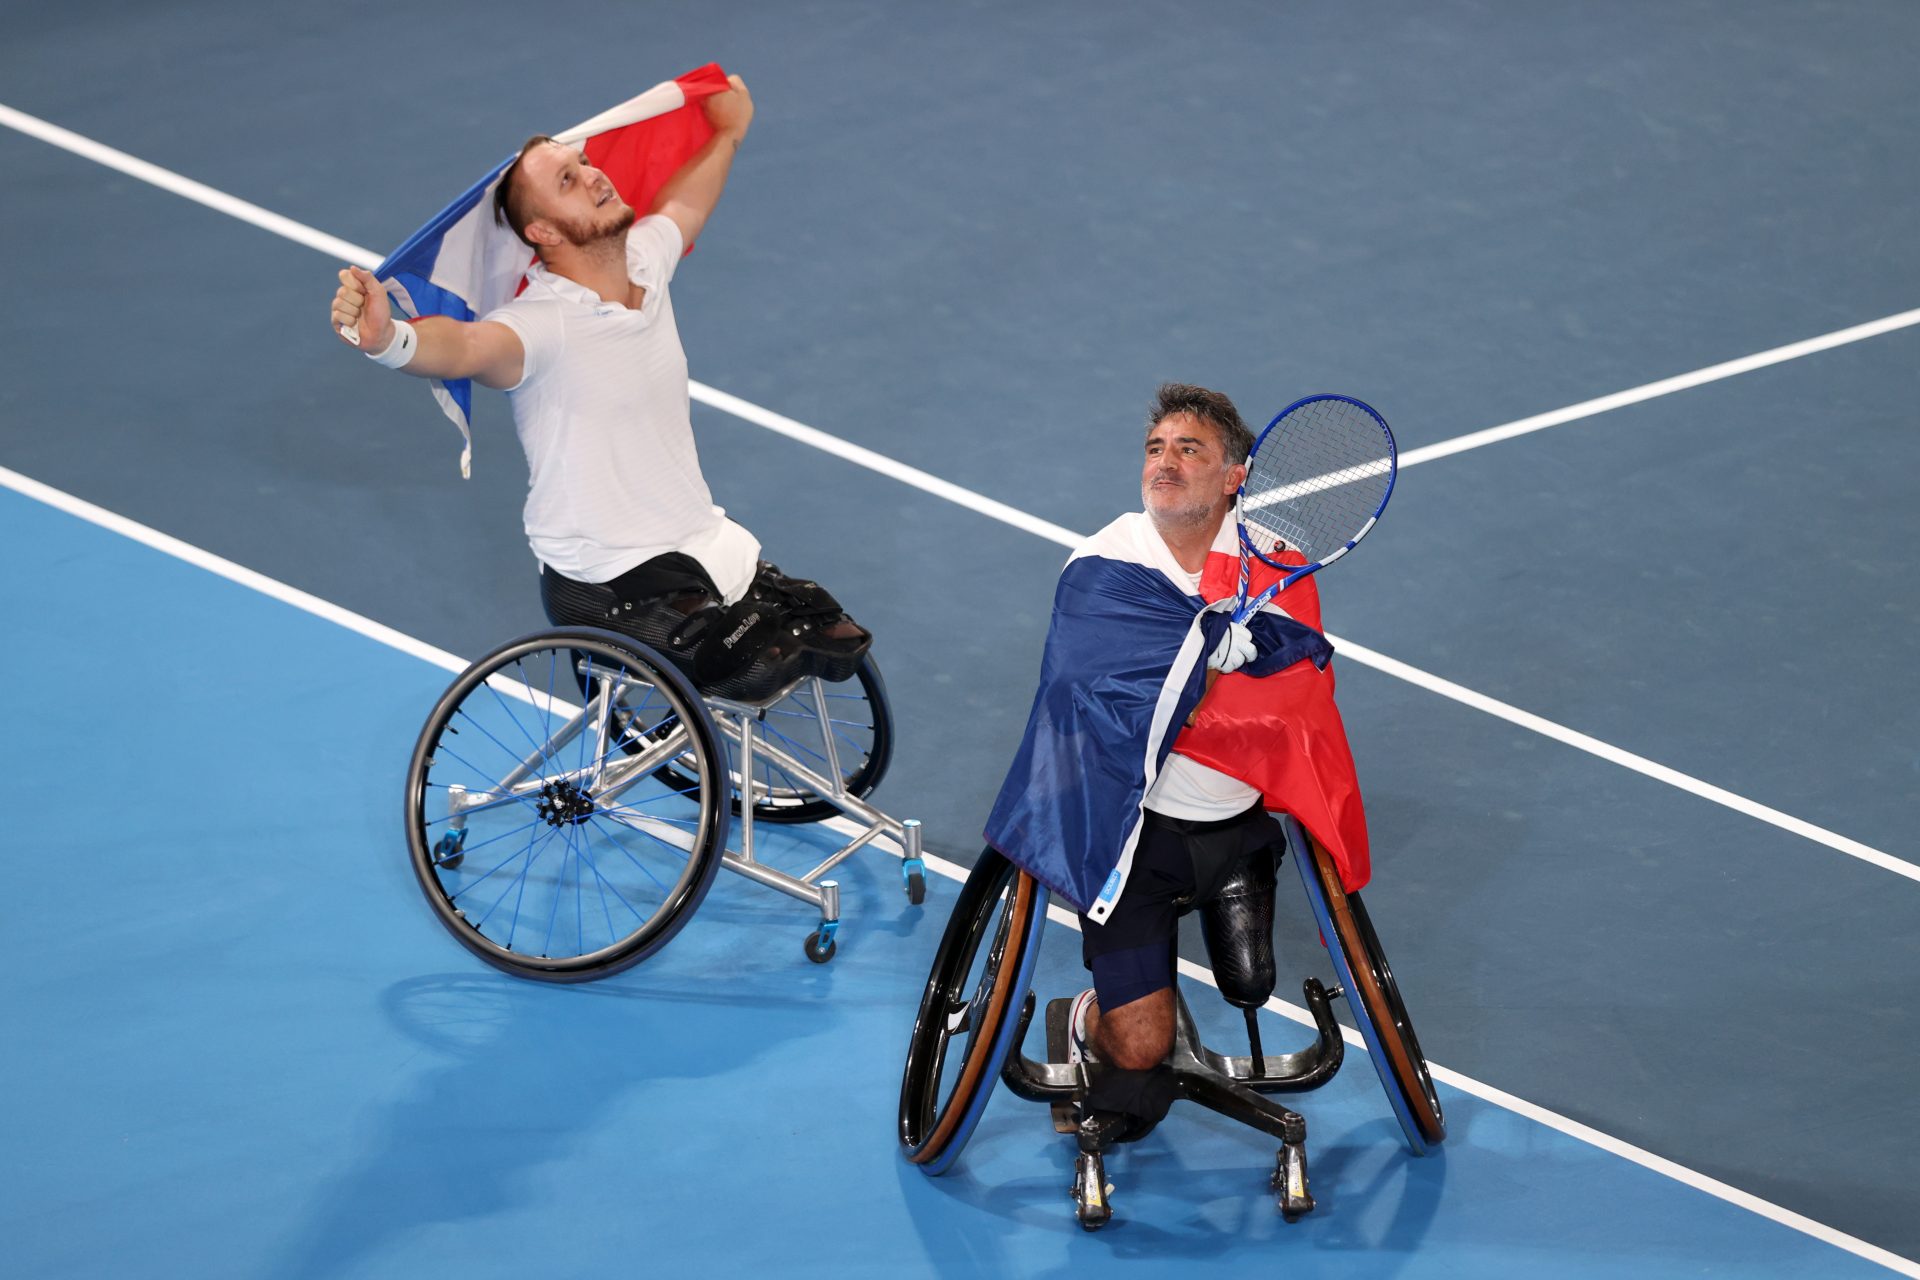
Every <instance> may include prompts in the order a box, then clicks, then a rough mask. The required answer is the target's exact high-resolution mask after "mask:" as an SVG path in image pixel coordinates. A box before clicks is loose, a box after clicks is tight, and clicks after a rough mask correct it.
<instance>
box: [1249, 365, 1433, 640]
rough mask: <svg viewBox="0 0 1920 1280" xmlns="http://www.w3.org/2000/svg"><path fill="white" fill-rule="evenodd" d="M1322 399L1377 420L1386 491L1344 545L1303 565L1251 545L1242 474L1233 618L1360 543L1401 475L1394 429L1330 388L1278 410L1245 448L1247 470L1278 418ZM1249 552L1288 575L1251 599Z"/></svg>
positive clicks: (1254, 608)
mask: <svg viewBox="0 0 1920 1280" xmlns="http://www.w3.org/2000/svg"><path fill="white" fill-rule="evenodd" d="M1322 400H1338V401H1341V402H1343V403H1345V404H1350V405H1353V406H1354V407H1355V408H1357V409H1359V410H1361V411H1362V412H1364V413H1365V414H1366V415H1367V416H1368V417H1370V418H1372V419H1373V420H1374V422H1375V423H1376V424H1378V426H1379V428H1380V434H1381V435H1383V436H1385V437H1386V441H1387V489H1386V492H1385V493H1383V494H1381V495H1380V505H1378V506H1377V507H1375V508H1374V509H1373V514H1372V515H1370V516H1368V517H1367V520H1366V523H1365V524H1363V525H1361V526H1360V530H1359V532H1357V533H1355V534H1354V535H1353V536H1352V537H1351V538H1349V539H1347V543H1346V545H1345V546H1343V547H1341V548H1340V549H1339V550H1337V551H1335V552H1334V553H1333V554H1332V555H1330V556H1327V557H1326V558H1325V559H1323V560H1315V561H1314V562H1313V563H1311V564H1304V565H1292V564H1282V563H1280V562H1279V561H1277V560H1269V559H1268V558H1267V557H1266V556H1265V555H1263V554H1261V552H1260V550H1259V548H1257V547H1255V546H1254V545H1253V539H1252V538H1249V537H1248V536H1247V521H1246V512H1245V508H1244V505H1243V504H1244V503H1245V501H1246V478H1245V477H1244V476H1243V477H1241V481H1240V488H1239V489H1238V490H1236V491H1235V493H1234V495H1233V524H1234V531H1235V532H1236V533H1237V534H1238V535H1239V538H1240V591H1239V603H1238V604H1236V605H1235V606H1234V610H1233V620H1234V621H1235V622H1245V621H1246V620H1247V619H1248V618H1251V617H1252V616H1253V615H1254V614H1256V613H1258V612H1259V611H1260V610H1261V608H1263V607H1264V606H1265V605H1266V603H1267V601H1269V600H1271V599H1273V597H1274V596H1276V595H1278V594H1279V593H1280V592H1282V591H1285V590H1286V589H1287V588H1288V587H1291V586H1292V585H1293V584H1294V583H1296V582H1298V581H1300V580H1301V579H1302V578H1305V577H1307V576H1309V575H1310V574H1314V573H1318V572H1319V571H1320V570H1322V569H1324V568H1326V567H1327V566H1328V565H1330V564H1332V563H1333V562H1334V561H1335V560H1338V559H1339V558H1340V557H1341V556H1344V555H1345V554H1347V552H1349V551H1351V550H1353V549H1354V548H1355V547H1357V546H1359V545H1360V540H1361V539H1362V538H1365V537H1366V536H1367V535H1368V534H1369V533H1371V532H1373V526H1374V525H1376V524H1378V523H1380V514H1381V513H1382V512H1383V511H1385V510H1386V509H1387V501H1388V500H1389V499H1390V498H1392V497H1393V486H1394V484H1395V483H1396V482H1397V481H1398V480H1399V478H1400V448H1399V445H1398V444H1397V443H1396V442H1395V440H1394V438H1393V429H1392V428H1391V427H1389V426H1388V425H1387V420H1386V419H1385V418H1383V417H1381V416H1380V414H1379V412H1378V411H1377V410H1376V409H1375V408H1374V407H1373V406H1372V405H1370V404H1368V403H1366V401H1364V400H1356V399H1354V398H1353V397H1352V396H1343V395H1335V394H1333V393H1330V392H1323V393H1321V394H1318V395H1311V396H1302V397H1300V399H1298V400H1295V401H1294V402H1293V403H1292V404H1290V405H1288V406H1287V407H1286V408H1284V409H1282V410H1281V411H1280V412H1278V413H1276V414H1274V415H1273V420H1272V421H1271V422H1269V423H1267V425H1266V428H1265V429H1264V430H1263V431H1261V432H1260V434H1259V436H1258V437H1257V438H1256V439H1255V440H1254V442H1253V448H1252V449H1250V450H1248V452H1247V461H1246V465H1247V468H1248V470H1249V472H1251V470H1252V468H1253V460H1254V458H1255V457H1257V456H1258V455H1259V453H1260V446H1261V445H1264V444H1265V443H1266V442H1267V437H1268V436H1270V435H1272V434H1273V429H1274V428H1275V427H1277V426H1279V425H1280V422H1281V420H1282V419H1284V418H1285V417H1286V416H1287V415H1288V414H1290V413H1292V412H1293V411H1294V410H1296V409H1301V408H1304V407H1305V406H1307V405H1310V404H1315V403H1317V402H1319V401H1322ZM1248 556H1253V557H1255V558H1257V559H1258V560H1259V561H1260V563H1261V564H1264V565H1267V566H1269V567H1270V568H1274V569H1278V570H1280V571H1281V572H1283V573H1285V574H1286V575H1287V576H1286V577H1285V578H1282V579H1281V580H1280V581H1279V582H1276V583H1273V584H1272V585H1271V586H1269V587H1267V589H1266V590H1264V591H1262V592H1261V593H1260V594H1259V595H1258V596H1256V597H1254V598H1253V599H1252V600H1249V599H1247V583H1248V581H1249V579H1250V577H1251V570H1252V565H1251V564H1250V563H1249V562H1248V559H1247V557H1248Z"/></svg>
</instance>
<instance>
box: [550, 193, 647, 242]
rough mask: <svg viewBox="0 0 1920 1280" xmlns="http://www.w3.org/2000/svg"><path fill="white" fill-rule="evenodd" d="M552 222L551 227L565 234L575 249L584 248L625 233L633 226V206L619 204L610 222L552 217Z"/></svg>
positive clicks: (616, 237)
mask: <svg viewBox="0 0 1920 1280" xmlns="http://www.w3.org/2000/svg"><path fill="white" fill-rule="evenodd" d="M552 222H553V229H554V230H556V231H558V232H559V233H560V234H561V235H563V236H565V237H566V238H567V243H568V244H570V245H572V246H574V248H576V249H584V248H586V247H588V246H589V245H593V244H598V243H600V242H601V241H604V240H615V239H618V238H619V237H621V236H624V235H625V234H627V229H628V228H629V227H631V226H633V206H632V205H627V204H623V205H621V206H620V212H619V213H617V214H615V215H614V217H613V221H612V222H611V223H594V222H588V221H586V220H584V219H581V220H578V221H575V220H573V219H561V218H554V219H552Z"/></svg>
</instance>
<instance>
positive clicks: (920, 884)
mask: <svg viewBox="0 0 1920 1280" xmlns="http://www.w3.org/2000/svg"><path fill="white" fill-rule="evenodd" d="M926 900H927V877H926V876H925V874H923V873H922V872H919V871H909V872H907V901H908V902H909V903H911V904H912V905H913V906H916V907H917V906H919V905H920V904H921V903H923V902H925V901H926Z"/></svg>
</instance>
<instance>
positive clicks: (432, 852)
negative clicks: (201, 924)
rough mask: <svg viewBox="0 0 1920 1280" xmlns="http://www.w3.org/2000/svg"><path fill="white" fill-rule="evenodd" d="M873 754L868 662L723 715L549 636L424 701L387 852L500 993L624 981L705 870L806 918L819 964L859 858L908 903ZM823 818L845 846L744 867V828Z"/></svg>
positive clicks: (656, 669)
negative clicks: (890, 860) (798, 868)
mask: <svg viewBox="0 0 1920 1280" xmlns="http://www.w3.org/2000/svg"><path fill="white" fill-rule="evenodd" d="M892 751H893V719H892V716H891V714H890V712H889V711H888V707H887V694H886V685H885V684H884V683H883V682H882V680H881V678H880V669H879V667H878V666H876V665H875V664H874V661H873V658H872V655H871V654H868V655H867V656H866V657H864V658H863V659H862V660H861V664H860V667H859V670H858V671H857V672H856V673H855V677H854V678H853V679H852V680H849V681H844V682H841V683H838V684H827V683H823V682H822V681H820V680H817V679H815V678H813V677H811V676H807V677H803V678H801V679H799V680H797V681H794V682H792V683H789V684H788V685H786V686H785V687H784V688H782V689H779V690H776V691H774V692H772V693H770V694H769V695H768V696H766V697H764V698H761V699H759V700H757V701H752V702H739V701H733V700H730V699H726V698H717V697H704V698H703V697H702V696H700V695H699V694H697V693H696V692H695V691H694V688H693V686H692V685H691V683H689V681H688V680H687V678H686V677H685V676H684V675H682V674H681V672H680V671H679V670H678V669H677V668H676V667H674V666H673V665H672V664H671V663H669V662H668V661H667V660H666V659H665V658H663V657H662V656H661V655H660V654H659V653H657V652H656V651H654V650H653V649H651V648H649V647H647V646H646V645H644V644H642V643H640V642H639V641H637V640H633V639H631V638H629V637H626V636H622V635H619V634H616V633H614V632H611V631H603V630H599V629H597V628H592V627H561V628H557V629H554V630H549V631H541V632H536V633H534V634H532V635H527V636H522V637H521V638H520V639H518V640H513V641H510V642H509V643H507V644H504V645H502V646H500V647H499V648H498V649H495V650H494V651H493V652H492V653H489V654H487V655H486V656H485V657H483V658H481V659H480V660H479V661H477V662H475V663H473V665H471V666H469V667H468V668H467V669H466V670H465V671H464V672H462V673H461V674H460V676H459V678H458V679H456V680H455V681H454V682H453V684H452V685H451V686H449V687H448V689H447V691H446V692H445V693H444V694H442V695H441V697H440V700H439V702H438V703H436V704H435V706H434V708H433V711H432V713H431V714H430V715H429V716H428V717H427V722H426V725H425V727H424V728H423V729H422V730H421V731H420V738H419V741H418V742H417V743H416V744H415V746H414V749H413V758H412V762H411V764H410V765H409V766H408V769H407V787H406V828H407V844H408V848H409V850H410V852H411V854H412V860H413V870H414V874H415V876H416V877H417V879H418V880H419V882H420V887H421V889H422V890H423V891H424V892H425V894H426V898H427V902H428V903H429V905H431V907H432V908H433V911H434V914H435V915H436V916H437V917H438V918H439V920H440V922H441V923H442V924H443V925H445V926H446V927H447V929H448V931H449V932H451V933H452V934H453V936H454V937H455V938H456V939H457V940H458V941H459V942H460V944H461V945H462V946H464V947H465V948H466V949H467V950H469V951H471V952H473V953H474V954H475V955H477V956H479V957H480V958H481V959H482V960H484V961H486V962H487V963H488V964H490V965H493V966H494V967H495V968H497V969H501V970H504V971H506V972H507V973H511V974H515V975H517V976H519V977H525V978H536V979H540V980H543V981H548V982H587V981H591V980H593V979H596V978H603V977H607V976H609V975H611V974H615V973H619V972H621V971H622V970H624V969H627V968H630V967H631V966H633V965H635V964H638V963H639V962H640V961H642V960H645V959H646V958H647V957H648V956H650V955H652V954H653V953H654V952H656V951H658V950H659V949H660V948H661V947H663V946H665V945H666V944H667V943H668V942H669V941H670V940H671V939H672V938H673V936H674V935H675V934H676V933H678V932H679V931H680V929H681V928H682V927H684V926H685V925H686V923H687V921H688V920H689V919H690V918H691V917H692V915H693V913H694V911H695V909H696V908H697V907H698V906H699V905H700V902H701V900H702V899H703V898H704V897H705V896H706V894H707V890H708V889H709V888H710V887H711V886H712V884H713V881H714V877H715V876H716V875H717V874H718V872H719V870H720V868H721V867H722V866H725V867H727V868H729V869H731V870H733V871H735V872H738V873H739V874H741V875H743V876H746V877H747V878H749V879H751V880H754V881H756V882H758V883H760V884H763V885H767V886H769V887H771V888H773V889H777V890H779V891H780V892H782V893H786V894H789V895H791V896H793V897H796V898H799V899H801V900H802V901H804V902H808V903H811V904H812V905H813V906H814V907H816V908H817V909H818V911H819V913H820V917H819V918H820V923H819V926H818V927H817V928H816V929H814V931H813V932H812V933H809V934H808V935H807V937H806V940H805V943H804V950H805V952H806V956H807V958H808V959H809V960H812V961H815V962H816V963H822V964H824V963H825V962H826V961H828V960H830V959H832V958H833V954H834V951H835V949H836V946H837V943H836V942H835V934H836V933H837V932H838V930H839V927H840V889H839V885H838V884H837V883H836V882H835V881H833V880H828V879H823V878H822V877H824V876H825V875H826V874H827V873H828V872H830V871H832V870H833V868H835V867H837V866H839V865H840V863H841V862H843V861H845V860H846V859H847V858H849V857H851V856H852V855H853V854H854V853H855V852H856V851H857V850H859V849H860V848H862V847H863V846H865V845H867V844H869V843H871V842H873V841H874V840H876V839H878V838H880V837H882V836H885V837H889V838H890V839H891V840H892V841H894V842H896V843H897V844H898V845H899V847H900V849H901V850H902V851H903V853H904V855H905V858H904V861H903V863H902V877H903V880H904V887H905V890H906V893H907V897H908V900H909V901H911V902H912V903H914V904H916V905H917V904H919V903H920V902H922V901H923V900H924V898H925V894H926V866H925V863H924V861H923V859H922V856H921V848H920V824H919V823H918V822H917V821H913V820H911V819H909V820H907V821H898V820H895V819H894V818H891V817H888V816H887V815H886V814H885V813H882V812H881V811H880V810H878V809H876V808H874V807H873V806H872V805H871V804H869V803H867V801H866V797H867V796H868V795H869V794H870V793H871V792H872V791H873V789H874V788H875V787H876V786H878V785H879V783H880V779H881V777H882V775H884V774H885V773H886V770H887V764H888V761H889V760H890V758H891V756H892ZM834 819H840V820H841V821H838V822H835V823H834V826H835V828H836V830H837V831H838V832H839V833H841V834H847V833H848V832H851V834H850V838H849V839H848V840H847V842H846V843H845V844H843V845H842V846H841V847H840V848H838V849H837V850H835V851H834V852H833V853H831V854H830V855H829V856H827V857H826V858H825V859H824V860H823V861H821V862H820V863H819V865H817V866H815V867H814V868H813V869H812V870H810V871H808V872H806V873H805V874H804V875H799V876H795V875H790V874H787V873H786V872H783V871H779V870H776V869H775V868H773V867H770V866H767V865H766V864H765V863H764V862H762V861H760V860H759V859H758V858H756V857H755V856H754V829H755V826H756V824H758V823H765V822H771V823H799V822H819V821H822V820H834ZM735 821H737V822H738V823H739V830H740V838H739V849H738V852H735V851H733V850H731V849H729V848H728V847H727V845H728V835H729V827H730V825H731V824H732V823H733V822H735Z"/></svg>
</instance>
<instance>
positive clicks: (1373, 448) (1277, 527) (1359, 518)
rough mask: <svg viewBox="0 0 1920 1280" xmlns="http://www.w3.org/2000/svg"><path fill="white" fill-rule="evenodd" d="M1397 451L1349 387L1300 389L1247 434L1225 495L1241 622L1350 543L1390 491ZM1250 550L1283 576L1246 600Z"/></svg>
mask: <svg viewBox="0 0 1920 1280" xmlns="http://www.w3.org/2000/svg"><path fill="white" fill-rule="evenodd" d="M1398 458H1399V455H1398V452H1397V451H1396V450H1395V448H1394V444H1393V432H1392V431H1391V430H1389V429H1388V427H1387V420H1386V419H1385V418H1382V417H1381V416H1380V415H1379V414H1378V413H1375V412H1374V411H1373V410H1372V409H1371V408H1370V407H1368V406H1367V405H1364V404H1362V403H1361V402H1360V401H1358V400H1355V399H1354V398H1353V397H1351V396H1332V395H1323V396H1308V397H1307V398H1306V399H1304V400H1296V401H1294V402H1293V403H1292V404H1290V405H1288V406H1287V407H1286V408H1285V409H1282V410H1281V411H1280V412H1279V414H1278V415H1276V416H1275V418H1274V420H1273V421H1272V422H1269V423H1268V424H1267V429H1266V430H1265V431H1262V432H1261V433H1260V438H1259V439H1258V440H1256V441H1254V445H1253V453H1252V454H1251V455H1249V456H1248V458H1247V476H1246V479H1245V480H1244V481H1242V482H1241V485H1240V492H1239V493H1238V494H1236V495H1235V496H1234V504H1233V513H1234V521H1235V523H1237V524H1238V525H1239V527H1240V589H1239V592H1238V593H1237V600H1238V603H1237V604H1236V605H1235V606H1234V610H1233V620H1234V621H1235V622H1245V621H1246V620H1247V619H1248V618H1250V617H1252V616H1253V615H1254V614H1255V613H1256V612H1258V611H1259V609H1260V607H1261V606H1262V605H1264V604H1266V602H1267V601H1269V600H1271V599H1273V597H1274V596H1275V595H1276V594H1278V593H1279V592H1281V591H1284V590H1285V589H1286V588H1288V587H1290V586H1292V585H1293V584H1294V583H1296V582H1298V581H1300V579H1302V578H1304V577H1306V576H1307V575H1309V574H1312V573H1318V572H1319V571H1320V570H1322V569H1324V568H1326V567H1327V566H1328V565H1330V564H1332V563H1333V562H1334V561H1335V560H1338V559H1339V558H1340V557H1341V556H1344V555H1345V554H1347V552H1349V551H1351V550H1353V549H1354V547H1356V546H1358V545H1359V543H1360V540H1361V539H1362V538H1364V537H1366V536H1367V534H1369V533H1371V532H1372V531H1373V526H1374V525H1375V524H1377V523H1378V522H1379V520H1380V513H1381V512H1383V511H1385V510H1386V509H1387V499H1388V498H1390V497H1392V496H1393V480H1394V476H1395V475H1396V474H1397V473H1398V471H1399V460H1398ZM1255 558H1258V559H1259V560H1260V561H1261V562H1262V563H1263V564H1267V565H1271V566H1272V567H1273V568H1275V569H1278V570H1280V571H1281V572H1283V573H1285V574H1286V577H1284V578H1282V579H1281V580H1280V581H1278V582H1276V583H1274V584H1272V585H1271V586H1269V587H1268V588H1267V589H1266V590H1264V591H1262V592H1261V593H1260V594H1259V595H1258V596H1256V597H1255V598H1254V599H1252V600H1249V599H1247V583H1248V579H1249V578H1250V576H1251V569H1252V566H1253V560H1254V559H1255Z"/></svg>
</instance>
